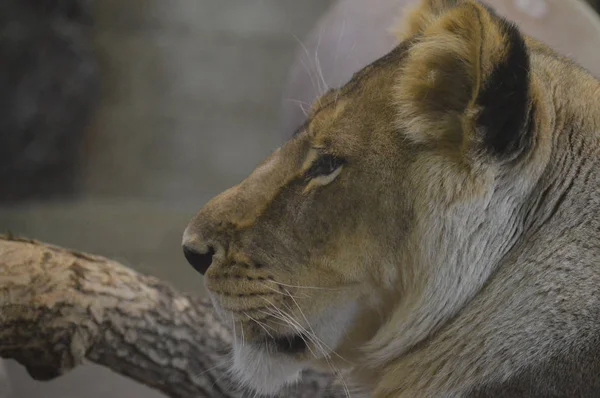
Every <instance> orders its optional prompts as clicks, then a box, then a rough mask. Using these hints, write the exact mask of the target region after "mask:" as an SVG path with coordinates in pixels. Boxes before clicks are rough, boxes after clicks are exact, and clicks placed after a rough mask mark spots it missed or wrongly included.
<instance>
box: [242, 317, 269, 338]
mask: <svg viewBox="0 0 600 398" xmlns="http://www.w3.org/2000/svg"><path fill="white" fill-rule="evenodd" d="M244 315H246V316H247V317H248V318H250V319H251V320H252V321H254V323H256V324H257V325H258V326H260V327H261V328H262V329H263V330H264V331H265V332H266V333H267V334H268V335H269V336H270V337H271V338H272V339H274V338H275V337H273V335H272V334H271V333H270V332H269V331H268V330H267V328H266V327H265V325H263V323H262V322H260V321H258V320H256V319H254V318H252V317H251V316H250V315H248V313H246V312H244ZM267 326H268V325H267Z"/></svg>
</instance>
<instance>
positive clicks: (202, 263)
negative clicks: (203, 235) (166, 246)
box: [183, 245, 215, 275]
mask: <svg viewBox="0 0 600 398" xmlns="http://www.w3.org/2000/svg"><path fill="white" fill-rule="evenodd" d="M183 255H184V256H185V259H186V260H187V261H188V263H190V265H191V266H192V267H194V269H195V270H196V271H198V272H199V273H200V274H202V275H204V274H205V273H206V271H208V267H210V265H211V264H212V261H213V256H214V255H215V248H214V247H213V246H208V248H207V249H206V250H205V251H200V250H198V249H195V248H192V247H191V246H188V245H183Z"/></svg>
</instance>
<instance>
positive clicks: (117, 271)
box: [0, 237, 341, 398]
mask: <svg viewBox="0 0 600 398" xmlns="http://www.w3.org/2000/svg"><path fill="white" fill-rule="evenodd" d="M230 343H231V335H230V333H229V331H228V330H227V329H226V328H225V327H224V326H223V325H222V324H220V322H219V320H218V319H217V318H215V317H214V315H213V312H212V309H211V306H210V304H209V303H208V302H206V301H204V300H200V299H198V298H195V297H193V296H191V295H186V294H182V293H179V292H177V291H176V290H175V289H173V288H171V287H170V286H168V285H167V284H165V283H164V282H161V281H159V280H157V279H155V278H152V277H149V276H144V275H141V274H139V273H137V272H135V271H133V270H131V269H129V268H127V267H125V266H123V265H121V264H119V263H117V262H114V261H111V260H108V259H105V258H103V257H99V256H95V255H90V254H85V253H80V252H76V251H72V250H68V249H63V248H60V247H56V246H51V245H46V244H43V243H40V242H36V241H32V240H25V239H17V238H14V237H0V356H1V357H4V358H13V359H15V360H17V361H18V362H19V363H21V364H22V365H23V366H25V367H26V368H27V370H28V372H29V374H30V375H31V376H32V377H33V378H34V379H36V380H49V379H52V378H55V377H58V376H60V375H62V374H64V373H66V372H68V371H69V370H71V369H73V368H74V367H75V366H77V365H79V364H81V363H82V362H83V361H84V360H86V359H87V360H90V361H92V362H95V363H97V364H100V365H103V366H106V367H108V368H110V369H112V370H114V371H116V372H118V373H120V374H122V375H125V376H128V377H130V378H132V379H134V380H136V381H138V382H141V383H143V384H146V385H148V386H150V387H153V388H155V389H158V390H160V391H162V392H163V393H164V394H166V395H167V396H169V397H174V398H192V397H193V398H198V397H239V396H250V394H251V393H250V392H248V391H244V390H236V389H235V388H234V386H235V384H234V383H233V382H232V380H231V379H230V378H229V376H228V374H227V365H228V352H229V346H230ZM332 383H333V381H332V379H331V378H330V376H329V375H324V374H320V373H312V372H307V373H306V374H305V377H304V378H303V380H302V381H301V382H300V383H299V384H298V385H296V386H294V387H292V388H290V389H289V390H288V391H286V392H285V393H283V394H282V396H286V397H311V398H312V397H334V396H338V395H341V392H340V391H339V390H337V389H336V386H335V385H334V384H332Z"/></svg>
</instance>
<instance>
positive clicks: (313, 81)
mask: <svg viewBox="0 0 600 398" xmlns="http://www.w3.org/2000/svg"><path fill="white" fill-rule="evenodd" d="M292 36H293V37H294V39H295V40H296V41H297V42H298V44H299V45H300V47H301V48H302V50H303V51H304V54H305V55H306V58H307V59H308V62H309V63H310V62H311V56H310V53H309V51H308V48H306V45H305V44H304V43H303V42H302V40H300V39H299V38H298V36H296V35H295V34H293V33H292ZM300 62H301V64H302V66H303V67H304V70H306V73H308V77H309V78H310V81H311V84H312V86H313V88H314V89H315V90H317V94H318V95H317V99H316V101H317V104H319V105H320V96H321V94H322V93H323V92H322V91H321V86H320V83H319V78H318V77H315V76H313V74H312V71H311V68H310V65H306V64H305V62H304V60H303V58H302V57H300Z"/></svg>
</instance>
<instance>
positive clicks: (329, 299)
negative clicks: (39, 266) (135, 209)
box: [184, 0, 600, 398]
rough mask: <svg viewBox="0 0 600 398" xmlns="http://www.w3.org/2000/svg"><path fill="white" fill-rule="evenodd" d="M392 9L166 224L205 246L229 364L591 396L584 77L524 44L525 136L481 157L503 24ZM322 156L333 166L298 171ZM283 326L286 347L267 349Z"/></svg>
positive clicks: (253, 372)
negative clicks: (242, 171) (364, 50)
mask: <svg viewBox="0 0 600 398" xmlns="http://www.w3.org/2000/svg"><path fill="white" fill-rule="evenodd" d="M408 18H409V19H408V20H407V21H406V23H405V26H406V27H407V29H406V30H405V33H404V36H403V39H404V40H405V41H404V42H403V44H401V45H400V47H399V48H398V49H397V50H395V51H394V52H393V53H391V54H390V55H388V56H387V57H385V58H384V59H382V60H380V61H378V62H376V63H374V64H372V65H370V66H368V67H366V68H365V69H364V70H362V71H360V72H358V73H357V74H356V75H355V77H354V78H353V79H352V80H351V81H350V82H349V83H348V84H347V85H345V86H344V87H342V88H340V89H336V90H332V91H330V92H329V93H327V94H325V95H324V96H323V97H322V98H321V99H320V100H319V101H317V103H316V104H315V106H314V107H313V109H312V111H311V115H310V119H309V123H308V124H307V125H306V126H305V129H303V131H301V132H300V133H299V134H298V135H297V136H296V137H294V138H293V139H292V140H290V141H289V142H288V143H287V144H286V145H285V146H283V147H282V148H281V149H279V150H277V151H276V152H275V153H273V154H272V155H271V156H270V157H269V158H268V159H267V160H265V162H263V164H261V165H260V166H259V167H258V168H257V169H256V170H255V171H254V172H253V173H252V174H251V175H250V176H249V177H248V178H247V179H246V180H244V181H243V182H242V183H240V184H239V185H237V186H235V187H233V188H231V189H230V190H228V191H226V192H224V193H223V194H221V195H219V196H217V197H216V198H214V199H213V200H211V201H210V202H209V203H208V204H206V205H205V206H204V207H203V208H202V210H201V211H200V212H199V213H198V214H197V215H196V216H195V217H194V219H193V220H192V221H191V222H190V224H189V225H188V227H187V229H186V232H185V234H184V244H185V245H186V246H187V247H188V248H193V249H194V250H196V251H198V252H201V253H203V252H206V251H207V248H208V247H213V248H214V249H215V255H214V258H213V263H212V265H211V267H210V268H209V269H208V271H207V273H206V274H205V283H206V286H207V288H208V290H209V292H210V293H211V297H212V299H213V302H214V303H215V307H216V308H217V310H218V311H219V312H220V313H221V314H222V316H223V317H224V319H226V320H229V321H230V322H232V325H235V332H236V344H235V348H234V366H233V371H234V372H236V374H237V375H238V376H239V378H240V380H241V381H242V382H244V383H247V384H249V385H251V386H253V387H254V388H256V389H257V391H259V392H261V393H266V394H272V393H275V392H276V391H277V389H278V388H279V387H280V386H281V385H282V384H283V383H286V382H291V381H293V380H294V378H295V377H297V375H298V372H299V371H300V370H301V369H302V368H305V367H309V366H311V367H321V368H324V369H330V370H331V369H334V370H336V371H338V370H342V369H344V370H348V371H350V372H351V374H350V376H348V375H347V376H345V378H344V379H345V381H346V382H348V383H349V382H350V380H352V381H353V383H355V384H357V385H358V386H359V387H360V389H361V390H362V391H363V392H365V393H367V394H368V395H369V396H373V397H376V398H383V397H390V398H391V397H410V398H412V397H431V396H490V397H491V396H493V397H497V396H506V397H512V396H527V397H529V396H532V397H533V396H549V395H552V394H555V395H556V394H558V396H564V395H561V394H562V393H564V392H565V391H570V392H571V393H572V394H574V395H571V396H596V395H594V394H595V393H596V392H597V393H598V394H600V379H599V378H598V376H597V375H600V363H597V362H595V360H593V358H598V357H599V356H600V347H597V346H596V345H595V343H594V342H595V341H596V340H598V341H600V264H599V258H600V221H599V220H598V214H600V188H599V183H600V165H599V164H598V160H599V155H600V103H599V101H598V98H599V96H600V83H599V82H598V81H597V80H596V79H594V78H593V77H591V76H590V75H589V74H588V73H587V72H585V71H584V70H582V69H581V68H579V67H578V66H577V65H575V64H573V63H572V62H570V61H569V60H566V59H564V58H561V57H559V56H557V55H556V54H554V53H553V52H552V51H551V50H549V49H548V48H547V47H546V46H544V45H543V44H541V43H539V42H537V41H535V40H533V39H530V38H526V43H527V51H528V52H529V59H530V64H531V72H530V78H529V83H528V84H529V87H528V88H529V100H530V102H531V104H532V112H534V113H533V117H532V122H531V123H532V124H531V126H533V130H532V131H531V132H530V134H531V140H530V144H529V145H528V146H526V147H525V149H523V150H522V151H521V152H518V154H517V155H514V156H508V157H506V158H502V157H500V158H498V157H493V156H491V155H488V154H486V151H485V150H483V148H482V146H483V145H484V143H483V141H482V139H481V137H480V136H479V135H478V134H481V129H480V128H478V126H476V123H478V115H480V114H481V112H482V111H483V110H482V109H480V106H478V105H477V101H476V99H477V97H478V94H479V93H480V92H481V91H482V90H484V89H485V88H486V87H487V86H488V84H489V79H490V76H491V75H492V71H493V70H494V68H495V67H496V66H497V65H498V64H499V63H501V62H503V61H504V59H505V57H506V56H507V52H508V51H509V46H508V37H507V36H506V33H505V31H503V30H502V29H501V28H500V27H499V25H498V21H497V20H496V19H495V18H496V17H495V16H493V15H492V14H490V13H489V12H488V10H487V9H485V8H484V7H482V6H481V5H480V4H479V3H477V2H475V1H472V0H462V1H461V0H456V1H451V0H426V1H422V2H421V4H420V5H419V7H418V8H416V9H415V10H414V11H413V12H411V13H410V14H409V17H408ZM528 142H529V141H528ZM324 154H330V155H335V156H336V157H337V158H341V159H344V161H345V163H343V164H342V165H341V166H340V167H339V168H338V169H336V170H333V171H331V173H328V174H326V175H319V176H312V177H309V176H307V175H306V173H307V172H309V171H310V170H311V167H313V165H314V164H315V162H319V161H320V159H322V156H323V155H324ZM300 333H302V334H303V337H304V338H305V339H306V341H307V343H308V349H306V350H302V351H301V352H298V353H293V354H292V353H283V352H278V351H277V349H275V348H274V347H273V346H271V345H269V343H268V342H269V341H273V339H274V338H276V337H281V336H288V335H293V334H300ZM586 358H592V359H590V360H589V361H588V362H586V361H587V359H586ZM555 362H556V363H558V364H560V366H554V365H553V364H554V363H555ZM586 372H587V373H586ZM588 373H589V374H588ZM563 378H564V380H563ZM569 383H575V384H573V385H574V386H572V385H571V384H569ZM595 383H596V384H597V385H598V388H597V389H596V387H595V386H596V384H595ZM586 388H587V389H586ZM544 389H546V390H544ZM557 391H558V393H557ZM589 391H591V393H590V392H589ZM577 394H579V395H577ZM586 394H588V395H586ZM589 394H591V395H589ZM567 395H569V394H567Z"/></svg>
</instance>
